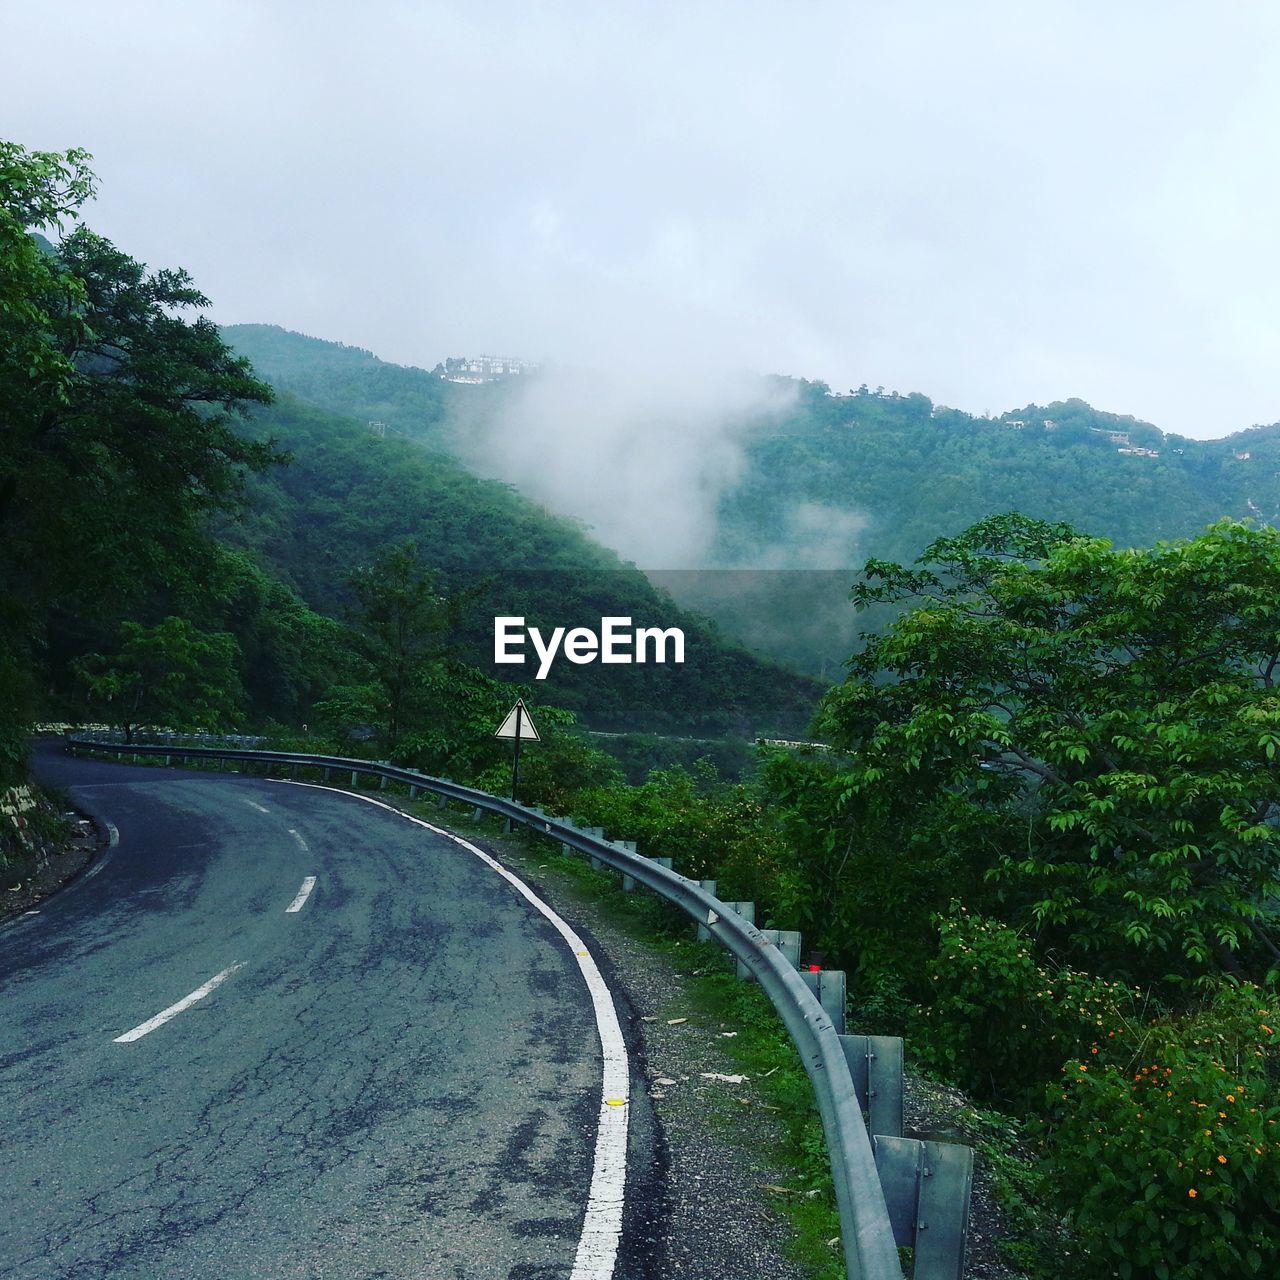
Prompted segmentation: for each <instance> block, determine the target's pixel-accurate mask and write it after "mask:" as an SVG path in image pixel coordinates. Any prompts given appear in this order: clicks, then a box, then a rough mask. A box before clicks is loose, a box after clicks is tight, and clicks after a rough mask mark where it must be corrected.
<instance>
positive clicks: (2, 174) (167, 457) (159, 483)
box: [0, 142, 278, 767]
mask: <svg viewBox="0 0 1280 1280" xmlns="http://www.w3.org/2000/svg"><path fill="white" fill-rule="evenodd" d="M88 159H89V157H88V156H87V154H86V153H85V152H83V151H79V150H73V151H68V152H66V153H65V154H64V155H59V154H56V153H50V152H28V151H26V150H25V149H24V148H22V147H20V146H17V145H16V144H13V143H8V142H0V178H2V179H3V181H0V339H2V341H0V386H2V387H3V390H4V394H3V396H0V541H2V542H3V545H4V549H5V553H4V555H3V557H0V652H4V653H6V654H7V655H8V658H7V661H6V667H8V668H9V669H7V670H5V671H4V672H0V675H3V676H4V678H5V683H6V686H7V691H6V693H5V694H4V695H3V696H0V716H3V717H4V720H3V723H0V741H2V742H3V743H4V744H6V745H5V746H4V747H3V755H4V757H5V760H6V761H7V762H8V767H12V766H13V759H14V752H13V750H12V749H11V747H10V745H9V744H11V743H12V742H14V741H15V739H16V738H17V737H19V736H20V735H21V733H22V731H23V723H22V722H23V720H25V718H26V717H27V716H29V715H30V714H31V711H32V710H33V708H32V705H31V700H30V697H29V695H28V693H27V692H26V691H29V690H31V689H33V688H34V687H35V686H36V684H37V669H38V666H39V664H40V663H41V662H42V660H43V658H44V656H45V646H46V642H47V640H48V638H49V635H48V625H47V620H48V618H49V616H50V615H51V614H56V615H57V616H58V617H59V619H60V620H63V621H65V620H66V619H67V618H68V617H74V616H75V615H76V614H84V615H88V616H89V618H91V619H97V618H100V617H102V616H103V615H107V616H111V615H114V616H115V617H119V616H120V615H121V612H122V611H124V610H125V609H128V608H145V607H146V605H147V603H148V601H149V598H150V597H152V596H153V594H156V593H159V594H163V593H166V592H167V593H176V592H181V591H182V590H183V589H190V588H191V586H192V584H193V583H194V582H195V580H196V575H197V574H198V573H199V570H200V568H201V567H202V566H204V565H205V564H207V563H208V560H209V549H208V542H207V538H206V534H205V527H204V526H205V522H206V520H207V518H208V516H209V514H210V513H211V512H214V511H218V510H225V509H229V508H230V507H232V506H233V505H234V504H235V501H236V498H237V495H238V490H239V484H240V479H241V477H242V475H243V473H244V471H245V470H246V469H249V470H252V469H259V470H260V469H262V468H264V467H266V466H268V465H269V464H270V463H272V462H273V461H276V460H277V458H278V455H277V454H276V452H275V451H274V449H273V448H272V447H271V446H270V444H269V443H267V442H265V441H248V440H245V439H243V438H242V437H241V436H240V435H238V434H237V433H236V432H235V431H233V430H232V429H231V426H230V418H231V416H232V415H234V414H235V413H236V412H238V410H239V409H240V408H242V407H243V406H244V405H245V404H248V403H255V402H256V403H265V402H267V401H269V400H270V398H271V392H270V388H268V387H267V386H266V385H265V384H264V383H261V382H259V381H258V380H257V379H256V378H254V377H253V375H252V371H251V370H250V368H249V366H248V363H247V362H246V361H245V360H243V359H241V358H240V357H237V356H235V355H233V354H232V352H231V351H230V349H229V348H228V347H227V346H226V345H225V344H224V343H223V342H222V341H221V339H220V338H219V337H218V334H217V330H216V329H214V328H213V326H212V325H210V324H209V323H208V322H207V321H206V320H204V319H203V318H202V317H198V318H196V319H195V320H194V321H192V322H188V321H187V320H185V319H184V318H183V315H182V313H184V312H189V311H191V310H196V311H199V310H200V309H202V308H204V307H205V306H206V305H207V300H206V299H205V298H204V297H203V296H202V295H201V294H200V293H199V292H198V291H197V290H196V289H195V288H194V286H193V285H192V283H191V281H190V279H189V278H188V277H187V276H186V274H185V273H184V272H182V271H157V272H148V271H147V270H146V269H145V268H144V267H143V266H142V265H141V264H139V263H137V262H135V261H133V260H132V259H131V258H129V257H128V256H127V255H125V254H124V253H121V252H120V251H119V250H117V249H116V248H115V247H114V246H112V245H111V244H110V243H109V242H108V241H106V240H105V239H103V238H102V237H101V236H97V235H95V234H94V233H93V232H91V231H89V230H88V229H87V228H85V227H83V226H79V227H77V228H76V229H75V230H73V231H72V232H71V233H70V234H68V235H67V236H65V237H64V238H63V239H62V240H61V242H60V244H59V245H58V246H57V247H56V248H55V247H52V246H50V245H49V244H48V243H47V242H46V241H43V240H40V239H37V237H36V235H35V234H34V233H35V232H36V230H37V229H38V228H45V229H52V228H53V227H55V226H60V225H61V223H62V221H63V220H68V219H74V218H75V217H76V210H77V208H78V206H79V205H80V204H81V203H82V202H83V201H84V200H85V199H87V198H88V196H89V195H90V194H91V192H92V190H93V177H92V175H91V173H90V172H89V169H88V167H87V166H88ZM87 629H90V630H91V629H93V623H92V622H91V623H90V624H89V627H88V628H87ZM41 674H43V673H41ZM39 683H41V684H43V683H44V681H43V680H40V681H39Z"/></svg>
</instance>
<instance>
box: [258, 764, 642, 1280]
mask: <svg viewBox="0 0 1280 1280" xmlns="http://www.w3.org/2000/svg"><path fill="white" fill-rule="evenodd" d="M274 781H278V782H279V783H281V784H282V785H286V786H293V787H311V788H312V789H313V790H315V791H336V792H337V793H338V794H339V795H344V796H351V797H352V799H354V800H363V801H365V802H366V803H368V804H373V805H377V806H378V808H379V809H386V810H387V812H388V813H394V814H396V815H397V816H398V817H401V818H405V819H407V820H408V821H409V822H412V823H414V824H416V825H417V826H419V827H425V828H426V829H427V830H428V831H434V832H435V834H436V835H439V836H444V838H445V839H446V840H452V841H453V842H454V844H460V845H461V846H462V847H463V848H464V849H466V850H468V852H470V853H473V854H475V856H476V857H477V858H479V859H480V861H481V862H483V863H484V864H485V865H486V866H487V867H490V868H491V869H492V870H494V871H496V872H497V873H498V875H500V876H501V877H502V878H503V879H504V880H506V881H508V882H509V883H510V884H511V885H512V887H513V888H514V889H515V890H516V892H517V893H519V894H521V895H522V896H523V897H524V898H525V899H527V900H528V902H529V903H530V905H532V906H533V907H534V908H535V909H536V910H538V911H540V912H541V913H542V914H543V915H544V916H545V917H546V918H547V920H548V921H550V923H551V925H552V927H553V928H554V929H555V930H556V932H557V933H559V934H560V936H561V937H562V938H563V939H564V940H565V941H566V942H567V943H568V944H569V949H570V951H572V953H573V957H574V959H575V960H576V961H577V963H578V968H579V969H580V970H581V971H582V977H583V980H584V981H585V982H586V984H587V990H588V991H589V992H590V994H591V1005H592V1008H593V1009H594V1010H595V1016H596V1028H597V1030H598V1031H599V1033H600V1051H601V1056H602V1057H603V1060H604V1072H603V1080H602V1082H601V1083H602V1088H601V1093H600V1118H599V1122H598V1124H597V1126H596V1152H595V1159H594V1161H593V1164H592V1170H591V1190H590V1192H589V1193H588V1196H587V1212H586V1217H585V1218H584V1219H583V1223H582V1235H581V1236H580V1237H579V1238H578V1252H577V1256H576V1258H575V1259H574V1264H573V1271H572V1272H571V1273H570V1275H569V1280H611V1277H612V1276H613V1270H614V1266H615V1265H616V1263H617V1258H618V1245H619V1242H620V1240H621V1237H622V1207H623V1200H624V1197H625V1194H626V1181H627V1117H628V1112H629V1110H630V1107H629V1106H628V1103H629V1101H630V1091H631V1069H630V1066H629V1064H628V1061H627V1046H626V1042H625V1041H624V1040H623V1038H622V1028H621V1027H620V1026H619V1025H618V1014H617V1012H616V1010H615V1009H614V1007H613V999H612V997H611V996H610V995H609V988H608V987H607V986H606V985H605V980H604V978H603V976H602V975H601V973H600V970H599V968H598V967H597V965H596V962H595V960H593V959H592V957H591V953H590V952H589V951H588V950H587V948H586V946H585V945H584V943H583V941H582V939H581V938H579V937H578V935H577V934H576V933H574V931H573V930H572V929H571V928H570V927H569V926H568V925H567V924H566V923H565V922H564V921H563V920H562V919H561V918H560V917H559V916H558V915H557V914H556V913H555V912H554V911H553V910H552V909H551V908H550V907H549V906H548V905H547V904H546V903H545V902H543V900H542V899H541V898H539V897H538V895H537V894H536V893H534V891H533V890H532V889H530V888H529V886H528V885H527V884H525V883H524V881H523V880H521V879H520V878H519V877H518V876H516V875H513V874H512V873H511V872H510V871H508V870H507V869H506V867H504V866H503V865H502V864H501V863H500V862H498V861H497V860H496V859H494V858H491V857H490V856H489V855H488V854H487V853H485V851H484V850H483V849H479V848H477V847H476V846H475V845H473V844H472V843H471V842H470V841H469V840H464V839H462V837H461V836H456V835H454V834H453V832H452V831H445V830H444V829H443V828H442V827H435V826H432V825H431V823H429V822H424V821H423V820H422V819H421V818H415V817H413V816H412V815H411V814H408V813H404V812H403V811H402V810H400V809H396V808H394V807H393V806H391V805H389V804H384V803H383V802H382V801H381V800H375V799H374V798H373V797H372V796H361V795H356V794H355V793H354V792H351V791H343V790H341V788H339V787H322V786H320V785H319V784H318V783H314V782H293V781H291V780H290V779H288V778H280V779H274Z"/></svg>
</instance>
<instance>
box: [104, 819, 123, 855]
mask: <svg viewBox="0 0 1280 1280" xmlns="http://www.w3.org/2000/svg"><path fill="white" fill-rule="evenodd" d="M107 836H108V837H109V839H108V841H107V848H108V849H114V848H115V847H116V845H118V844H119V843H120V830H119V828H118V827H117V826H116V824H115V823H114V822H108V823H107Z"/></svg>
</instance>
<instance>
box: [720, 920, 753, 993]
mask: <svg viewBox="0 0 1280 1280" xmlns="http://www.w3.org/2000/svg"><path fill="white" fill-rule="evenodd" d="M724 905H725V906H726V907H728V908H729V910H730V911H736V912H737V913H738V914H739V915H740V916H742V917H743V918H744V919H746V920H750V921H751V923H752V924H755V922H756V904H755V903H754V902H726V903H725V904H724ZM734 968H735V969H736V970H737V973H738V977H740V978H750V977H751V970H750V969H749V968H747V966H746V964H744V963H743V961H742V960H735V961H734Z"/></svg>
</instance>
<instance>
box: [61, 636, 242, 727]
mask: <svg viewBox="0 0 1280 1280" xmlns="http://www.w3.org/2000/svg"><path fill="white" fill-rule="evenodd" d="M238 656H239V647H238V646H237V645H236V642H235V638H234V637H233V636H231V635H228V634H227V633H225V632H213V633H206V632H202V631H198V630H197V629H196V628H195V627H193V626H192V625H191V623H189V622H188V621H187V620H186V619H185V618H166V619H165V620H164V621H163V622H162V623H160V625H159V626H156V627H143V626H140V625H139V624H138V623H136V622H125V623H122V624H121V627H120V632H119V644H118V647H117V650H116V652H115V653H113V654H110V655H103V654H98V653H91V654H88V655H86V656H85V657H83V658H81V659H80V660H79V661H78V662H77V663H76V673H77V675H78V676H79V677H80V680H81V682H82V683H83V685H84V687H85V689H86V691H87V692H88V694H89V697H90V700H91V701H92V702H93V703H94V704H96V705H97V706H98V707H100V708H101V709H102V711H103V712H104V713H105V716H106V718H107V719H108V721H109V722H110V723H113V724H116V725H119V727H120V728H121V729H123V730H124V735H125V741H126V742H132V741H133V735H134V734H135V733H136V732H137V731H138V730H139V729H140V728H143V727H144V726H152V727H158V726H164V727H166V728H180V729H221V728H226V727H228V726H229V725H230V724H231V722H232V719H233V717H234V715H235V713H236V712H237V710H238V709H239V707H240V702H241V694H240V681H239V677H238V675H237V673H236V659H237V657H238Z"/></svg>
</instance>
